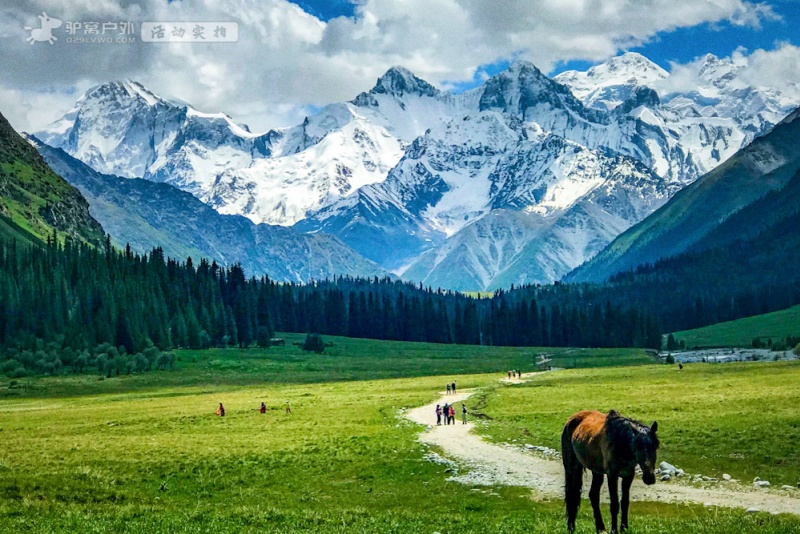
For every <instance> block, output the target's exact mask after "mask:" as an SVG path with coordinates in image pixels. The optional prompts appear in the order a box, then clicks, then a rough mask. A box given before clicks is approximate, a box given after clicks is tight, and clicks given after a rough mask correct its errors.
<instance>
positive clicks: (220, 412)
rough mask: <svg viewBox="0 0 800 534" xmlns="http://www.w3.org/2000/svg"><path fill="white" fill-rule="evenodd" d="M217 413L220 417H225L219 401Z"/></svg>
mask: <svg viewBox="0 0 800 534" xmlns="http://www.w3.org/2000/svg"><path fill="white" fill-rule="evenodd" d="M217 415H218V416H220V417H225V407H224V406H223V405H222V403H221V402H220V403H219V408H217Z"/></svg>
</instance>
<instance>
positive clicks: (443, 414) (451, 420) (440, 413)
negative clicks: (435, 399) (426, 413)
mask: <svg viewBox="0 0 800 534" xmlns="http://www.w3.org/2000/svg"><path fill="white" fill-rule="evenodd" d="M442 418H444V424H445V425H454V424H456V408H455V406H453V405H452V404H449V403H445V404H444V406H442V405H441V404H437V405H436V424H437V425H439V426H441V424H442ZM461 421H462V424H464V425H466V424H467V405H466V404H464V403H463V402H462V403H461Z"/></svg>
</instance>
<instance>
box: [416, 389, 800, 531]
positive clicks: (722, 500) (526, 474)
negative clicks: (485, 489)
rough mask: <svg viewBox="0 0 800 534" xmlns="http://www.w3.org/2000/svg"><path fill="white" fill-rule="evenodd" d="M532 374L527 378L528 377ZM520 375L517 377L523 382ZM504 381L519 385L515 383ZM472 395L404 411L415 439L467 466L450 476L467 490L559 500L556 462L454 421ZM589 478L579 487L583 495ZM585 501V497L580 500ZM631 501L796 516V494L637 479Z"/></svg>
mask: <svg viewBox="0 0 800 534" xmlns="http://www.w3.org/2000/svg"><path fill="white" fill-rule="evenodd" d="M532 374H534V373H531V375H532ZM524 378H525V375H523V379H524ZM503 381H504V382H511V383H519V382H520V380H519V379H514V380H511V381H509V380H508V378H507V377H506V378H504V379H503ZM472 393H473V392H470V391H465V392H461V393H458V394H456V395H444V396H442V397H441V398H440V399H438V400H437V401H435V402H433V403H431V404H427V405H425V406H420V407H419V408H415V409H413V410H410V411H409V412H408V413H407V417H408V418H409V419H410V420H412V421H414V422H415V423H419V424H422V425H427V426H428V427H429V428H428V429H427V430H426V431H425V432H423V433H422V434H421V435H420V440H421V441H422V442H424V443H427V444H429V445H435V446H437V447H439V448H441V449H442V451H444V453H445V454H446V455H447V456H448V457H450V458H453V459H456V460H458V461H459V462H460V463H462V464H464V465H466V466H467V467H469V473H468V474H465V475H460V476H455V477H454V480H457V481H459V482H463V483H467V484H473V485H506V486H523V487H528V488H531V489H532V490H533V491H534V493H535V495H536V497H537V498H539V499H561V498H562V496H563V493H562V492H563V487H564V486H563V477H564V472H563V468H562V466H561V462H560V461H559V460H550V459H546V458H543V457H541V456H537V455H534V454H530V453H526V452H522V451H521V450H519V449H516V448H513V447H510V446H503V445H496V444H493V443H489V442H487V441H485V440H483V439H482V438H481V437H480V436H478V435H477V434H475V433H474V432H473V428H474V425H473V424H472V423H468V424H466V425H464V424H462V423H461V421H460V417H461V412H460V408H461V406H460V404H461V402H463V401H464V400H465V399H467V398H468V397H469V396H470V395H471V394H472ZM446 402H447V403H451V404H455V405H456V413H457V419H458V420H457V421H456V425H455V426H453V425H450V426H444V425H442V426H436V413H435V408H436V405H437V404H444V403H446ZM589 483H590V482H589V476H588V474H587V478H586V479H585V484H584V488H585V489H586V490H588V487H589ZM584 497H585V495H584ZM603 498H604V500H606V501H607V500H608V490H607V486H606V485H604V486H603ZM631 500H634V501H659V502H679V503H688V502H693V503H698V504H706V505H710V506H723V507H729V508H745V509H749V508H756V509H758V510H760V511H762V512H770V513H789V514H797V515H800V491H798V490H796V489H795V490H791V491H789V490H786V491H783V490H771V489H770V490H768V489H756V488H752V489H750V488H746V487H742V486H739V485H736V486H735V488H726V487H723V486H721V485H720V486H718V487H714V488H698V487H694V486H689V485H685V484H682V483H680V482H676V481H670V482H657V483H656V484H655V485H653V486H645V485H644V484H643V483H642V481H641V478H637V479H636V481H635V482H634V483H633V486H632V488H631Z"/></svg>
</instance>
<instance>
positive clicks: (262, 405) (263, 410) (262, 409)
mask: <svg viewBox="0 0 800 534" xmlns="http://www.w3.org/2000/svg"><path fill="white" fill-rule="evenodd" d="M261 413H267V405H266V404H264V403H263V402H262V403H261Z"/></svg>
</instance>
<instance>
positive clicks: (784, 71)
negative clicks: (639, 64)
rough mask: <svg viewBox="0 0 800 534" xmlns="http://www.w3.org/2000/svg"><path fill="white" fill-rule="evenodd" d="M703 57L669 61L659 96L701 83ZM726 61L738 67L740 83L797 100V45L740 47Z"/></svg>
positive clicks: (799, 59) (799, 76) (799, 65)
mask: <svg viewBox="0 0 800 534" xmlns="http://www.w3.org/2000/svg"><path fill="white" fill-rule="evenodd" d="M704 58H705V56H701V57H698V58H696V59H695V60H694V61H690V62H689V63H685V64H678V63H673V64H672V65H671V68H670V75H669V77H668V78H666V79H665V80H663V82H661V83H660V84H659V86H658V92H659V93H660V94H662V95H665V94H669V93H685V92H689V91H692V90H694V89H696V88H697V87H698V86H701V85H708V84H707V82H704V81H703V80H702V79H701V68H702V66H703V63H704ZM722 59H724V60H730V61H732V62H733V64H734V65H735V66H736V67H737V68H738V69H739V70H738V72H737V78H738V79H739V80H741V82H742V83H745V84H747V85H751V86H753V87H759V88H764V89H771V90H775V91H780V92H781V93H783V94H784V95H785V96H786V97H787V101H794V102H796V101H797V100H798V99H800V47H797V46H794V45H792V44H789V43H778V44H777V45H776V47H775V48H774V49H772V50H763V49H758V50H754V51H752V52H749V51H747V50H745V49H743V48H739V49H737V50H736V51H734V53H733V54H731V56H729V57H727V58H722Z"/></svg>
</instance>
